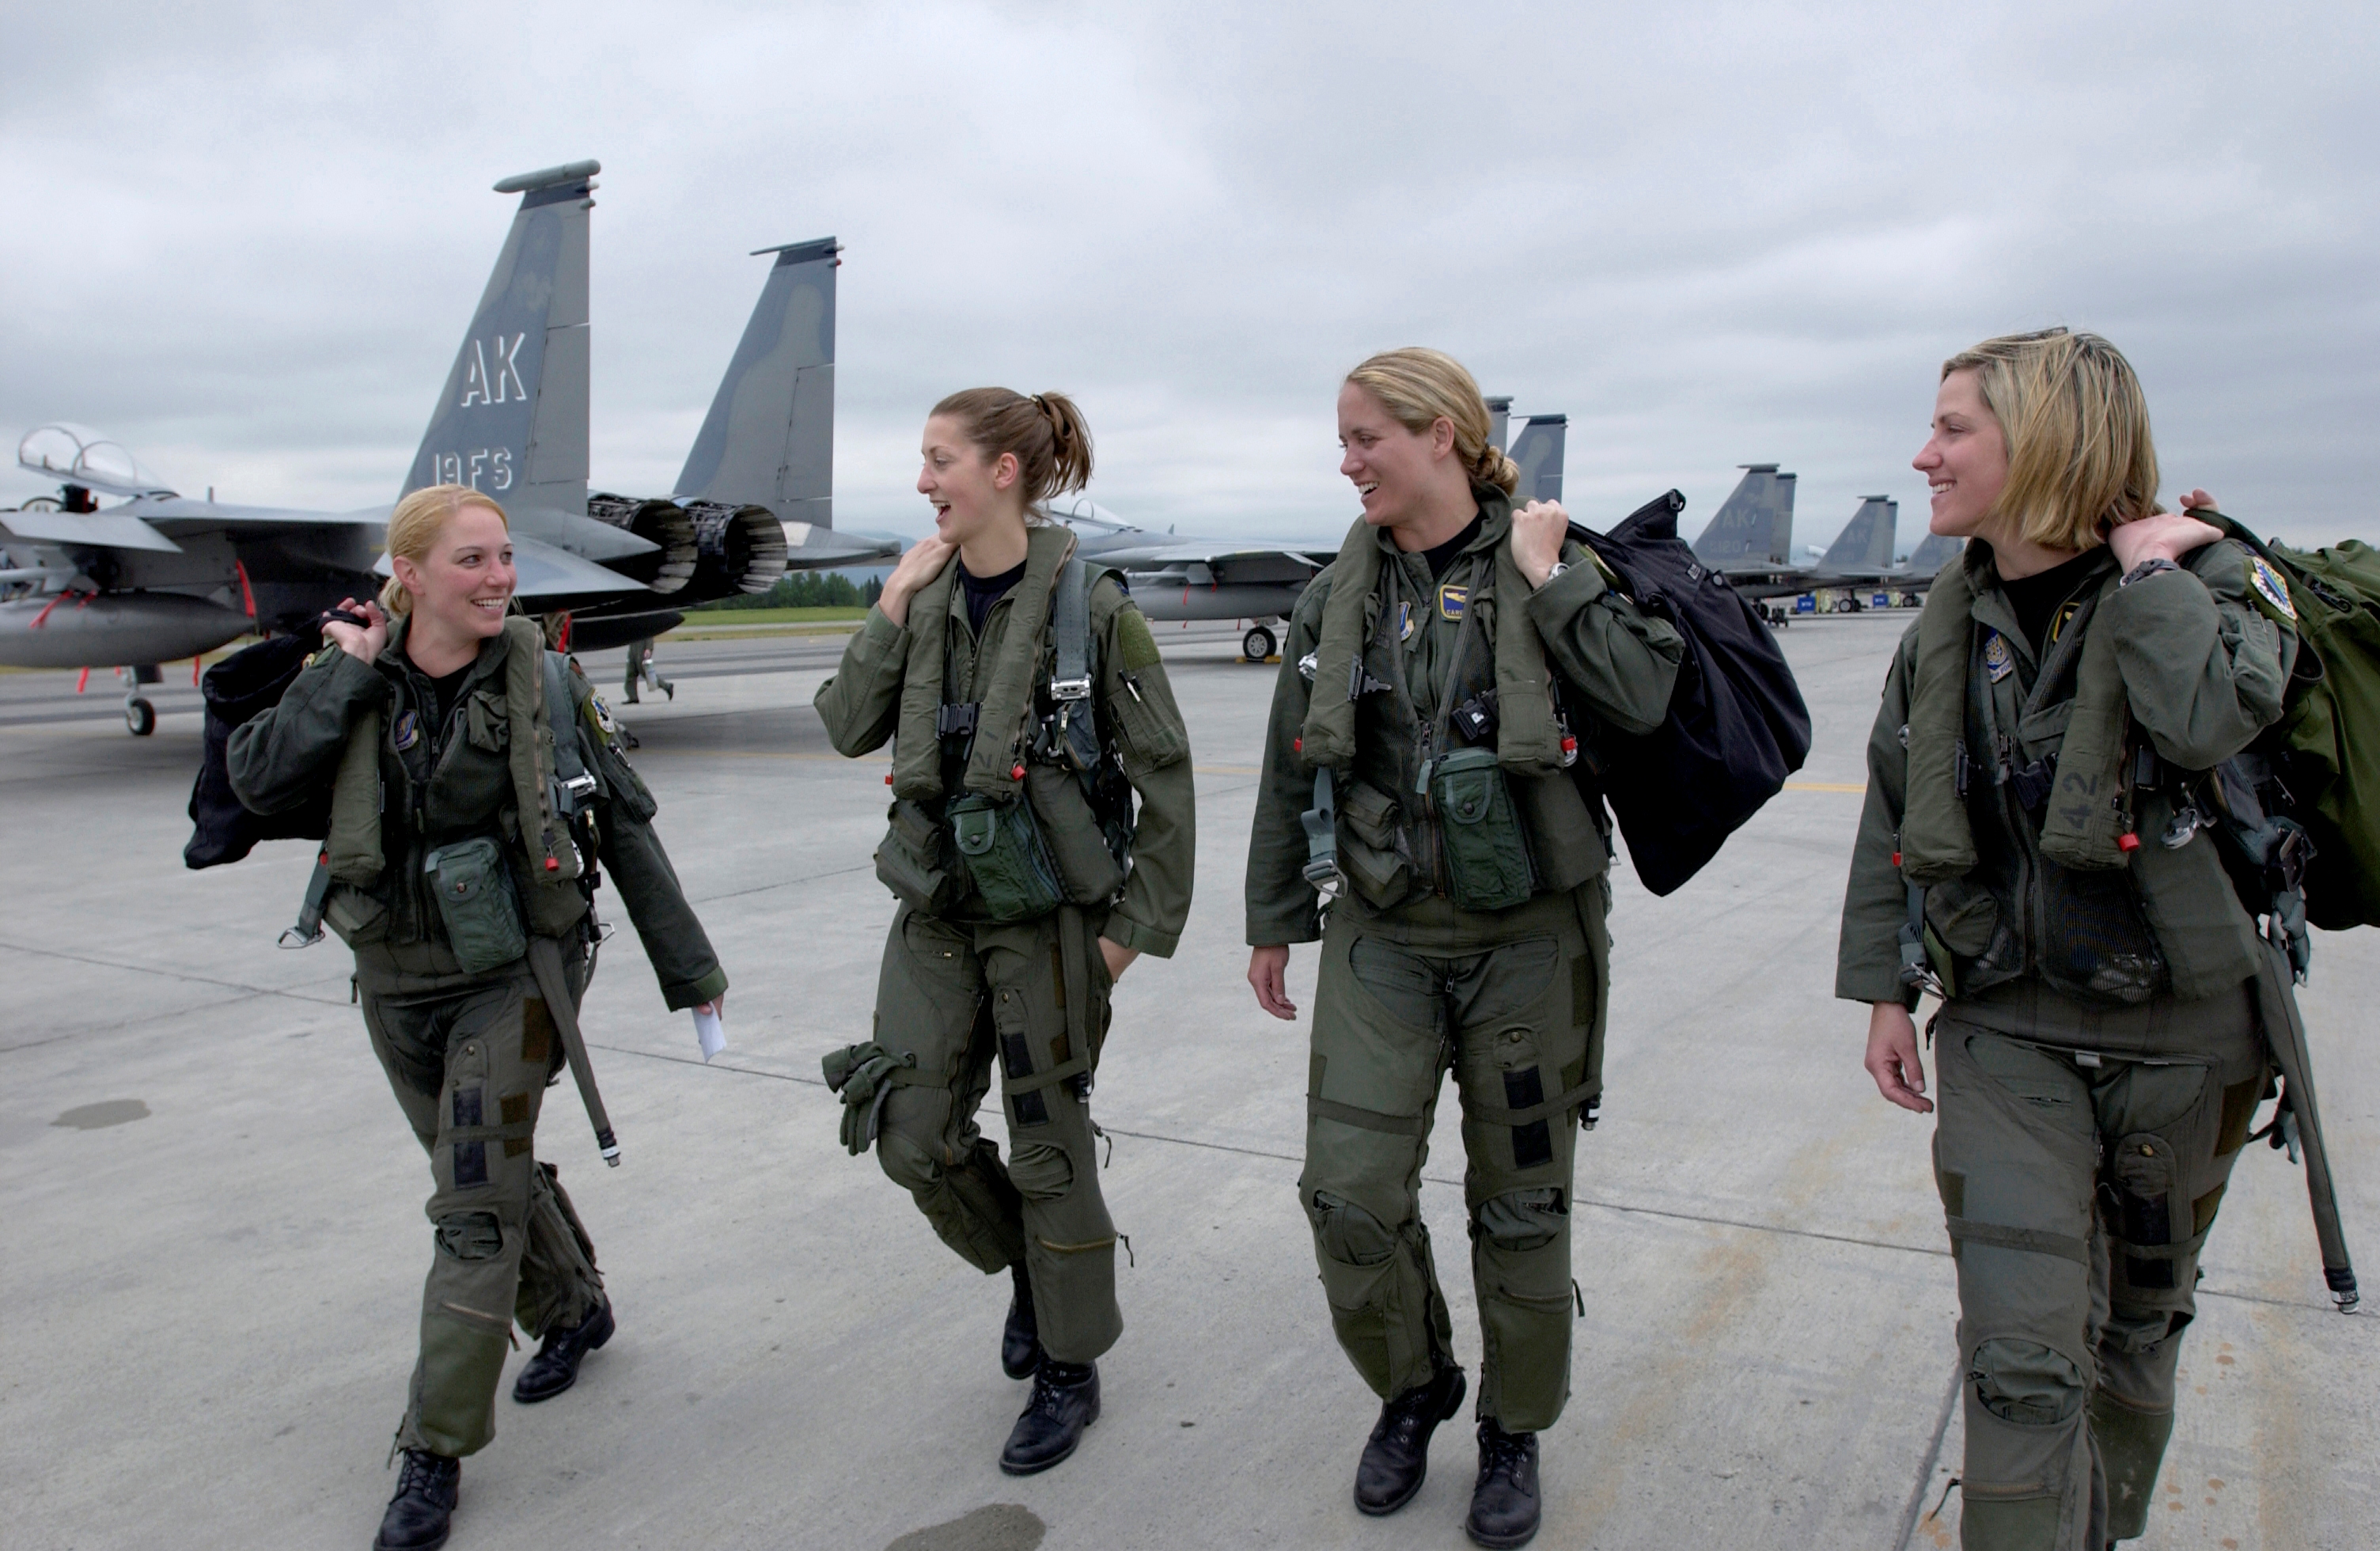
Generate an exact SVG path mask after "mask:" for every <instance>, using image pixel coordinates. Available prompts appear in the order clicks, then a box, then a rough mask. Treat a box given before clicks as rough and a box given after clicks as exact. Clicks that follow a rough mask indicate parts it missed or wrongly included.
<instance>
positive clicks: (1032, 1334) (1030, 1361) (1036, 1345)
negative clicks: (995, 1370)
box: [1000, 1260, 1041, 1378]
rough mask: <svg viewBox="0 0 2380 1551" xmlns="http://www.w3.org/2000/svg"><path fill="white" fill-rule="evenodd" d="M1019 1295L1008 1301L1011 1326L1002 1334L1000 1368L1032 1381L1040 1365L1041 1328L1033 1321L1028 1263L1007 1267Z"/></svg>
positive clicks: (1012, 1376)
mask: <svg viewBox="0 0 2380 1551" xmlns="http://www.w3.org/2000/svg"><path fill="white" fill-rule="evenodd" d="M1008 1274H1009V1275H1010V1276H1011V1277H1014V1278H1015V1279H1016V1295H1015V1296H1014V1297H1013V1298H1011V1299H1010V1300H1009V1301H1008V1325H1007V1327H1006V1328H1005V1329H1003V1330H1002V1331H1001V1333H1000V1366H1001V1369H1002V1372H1004V1373H1006V1374H1007V1375H1008V1376H1009V1377H1011V1378H1031V1377H1032V1376H1033V1374H1034V1370H1035V1369H1037V1368H1038V1367H1040V1366H1041V1327H1039V1326H1038V1325H1037V1324H1035V1323H1034V1321H1033V1283H1032V1281H1031V1279H1030V1278H1027V1277H1026V1275H1025V1262H1023V1261H1022V1260H1020V1261H1018V1262H1017V1263H1016V1264H1015V1265H1014V1266H1010V1267H1009V1268H1008Z"/></svg>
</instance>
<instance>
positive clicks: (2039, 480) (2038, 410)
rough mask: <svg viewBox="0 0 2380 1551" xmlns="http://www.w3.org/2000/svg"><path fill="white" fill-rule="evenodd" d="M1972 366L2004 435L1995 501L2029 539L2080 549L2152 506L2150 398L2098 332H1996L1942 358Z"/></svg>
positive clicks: (1948, 364) (2155, 508) (1945, 371)
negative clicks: (2004, 479) (2004, 457)
mask: <svg viewBox="0 0 2380 1551" xmlns="http://www.w3.org/2000/svg"><path fill="white" fill-rule="evenodd" d="M1954 371H1973V372H1974V373H1975V379H1976V386H1977V388H1978V389H1979V390H1980V391H1981V392H1982V394H1983V399H1984V407H1985V408H1986V409H1988V410H1990V411H1991V414H1992V418H1994V419H1995V420H1998V422H1999V427H2000V434H2001V436H2002V437H2004V438H2005V439H2006V440H2007V442H2008V460H2009V469H2008V483H2007V484H2006V485H2004V486H2002V487H2001V489H2000V495H1999V499H1998V501H1997V502H1995V503H1993V505H1994V509H1995V510H1996V511H1998V512H1999V513H2002V514H2005V515H2009V516H2012V517H2014V518H2015V519H2016V523H2017V528H2018V531H2019V532H2020V533H2021V534H2022V536H2023V537H2024V539H2026V540H2027V541H2028V542H2030V543H2034V544H2041V545H2045V546H2046V547H2048V548H2050V549H2058V550H2087V549H2090V548H2091V547H2093V546H2094V545H2095V544H2099V543H2103V542H2105V541H2106V539H2107V529H2109V528H2110V527H2115V526H2116V525H2117V524H2119V523H2128V522H2131V521H2132V520H2133V519H2134V518H2136V517H2144V516H2147V515H2150V514H2151V513H2154V512H2162V511H2163V510H2165V508H2164V507H2162V506H2160V505H2158V504H2157V499H2156V492H2157V461H2156V446H2155V442H2153V441H2152V440H2151V439H2150V436H2149V406H2148V398H2147V396H2146V395H2145V394H2143V393H2142V392H2141V380H2140V378H2139V377H2138V376H2136V375H2135V374H2134V373H2133V371H2132V363H2131V362H2130V361H2128V360H2126V359H2124V355H2123V352H2122V351H2120V350H2119V349H2117V348H2116V347H2115V346H2114V345H2110V344H2108V343H2107V341H2106V340H2105V339H2102V338H2101V337H2100V336H2099V335H2097V334H2095V333H2069V332H2068V331H2067V330H2065V329H2044V330H2042V331H2041V332H2039V333H2011V334H2003V335H2001V336H2000V337H1999V338H1998V339H1987V340H1985V341H1984V342H1983V343H1982V344H1981V345H1976V346H1975V347H1974V348H1973V349H1972V350H1961V351H1960V352H1959V353H1958V354H1957V355H1955V356H1953V357H1950V358H1949V360H1947V361H1944V362H1943V363H1942V375H1943V376H1944V377H1945V378H1948V377H1949V375H1950V374H1951V373H1952V372H1954Z"/></svg>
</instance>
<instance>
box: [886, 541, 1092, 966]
mask: <svg viewBox="0 0 2380 1551" xmlns="http://www.w3.org/2000/svg"><path fill="white" fill-rule="evenodd" d="M957 572H958V567H957V566H956V565H950V566H945V567H944V568H943V570H942V573H941V575H940V576H936V577H935V578H934V579H933V580H932V581H930V582H929V583H927V584H926V585H925V586H924V587H921V588H918V589H917V592H916V593H915V594H914V595H913V596H912V597H911V599H910V603H909V643H908V652H907V656H906V659H905V666H904V669H903V681H902V690H901V709H900V721H899V723H898V726H897V729H896V731H895V733H894V734H893V749H892V793H893V800H892V807H891V810H890V812H889V814H888V816H887V817H888V818H889V821H890V822H889V827H888V829H887V830H886V833H885V837H884V841H883V842H882V843H881V844H880V845H879V846H878V847H877V851H876V876H877V878H879V879H880V881H881V882H882V883H883V884H884V885H885V887H886V888H888V889H890V890H891V891H892V892H893V894H894V895H895V896H897V897H898V898H900V899H901V900H903V901H904V902H905V903H908V904H909V905H910V906H911V907H912V908H914V909H917V910H918V911H921V912H923V913H925V914H927V915H940V916H948V917H951V918H953V919H964V920H982V921H990V922H1002V921H1027V920H1033V919H1037V918H1038V917H1040V916H1042V915H1048V914H1050V912H1051V911H1053V910H1056V909H1057V908H1058V907H1059V906H1061V905H1062V904H1095V903H1107V902H1108V901H1110V900H1112V899H1113V898H1114V897H1115V895H1116V894H1117V892H1118V891H1120V890H1121V889H1122V888H1123V881H1124V877H1125V874H1126V872H1127V870H1128V867H1129V858H1130V855H1131V848H1132V791H1131V786H1130V783H1129V782H1128V781H1127V780H1126V778H1125V776H1124V774H1123V764H1122V760H1121V758H1120V757H1119V755H1118V752H1117V749H1116V747H1115V745H1114V743H1113V741H1112V740H1111V739H1110V738H1108V737H1107V736H1105V735H1104V730H1103V729H1102V728H1101V727H1100V726H1099V712H1098V709H1097V702H1096V699H1095V697H1094V696H1093V693H1092V691H1093V686H1094V685H1095V684H1096V682H1097V678H1098V672H1099V665H1098V663H1097V662H1096V661H1095V660H1094V652H1093V642H1092V636H1091V629H1090V593H1091V588H1093V586H1095V585H1096V584H1097V582H1098V580H1099V577H1100V576H1104V575H1111V574H1112V573H1111V572H1110V571H1109V570H1108V569H1107V568H1105V567H1102V566H1098V565H1095V564H1093V563H1089V562H1087V561H1085V560H1081V559H1078V558H1076V557H1075V554H1074V535H1073V534H1072V533H1071V532H1069V531H1067V530H1066V529H1064V528H1062V527H1036V528H1033V529H1032V530H1030V532H1029V533H1028V534H1027V547H1026V573H1025V578H1024V580H1022V581H1020V582H1018V583H1017V584H1016V587H1015V588H1014V591H1013V592H1012V593H1011V594H1010V604H1009V608H1010V614H1009V621H1008V625H1007V629H1006V631H1005V633H1004V634H1003V635H1002V638H1001V655H1000V657H999V658H998V659H997V660H995V661H993V662H992V663H990V665H989V668H990V671H989V673H985V672H984V671H983V669H982V668H981V667H979V668H978V670H977V675H976V682H977V685H979V686H981V690H982V697H981V698H980V699H978V700H975V701H957V700H953V699H952V698H951V695H952V691H953V685H951V683H950V677H951V674H950V649H951V642H950V639H949V626H950V618H951V611H952V608H953V592H954V591H955V589H956V586H957ZM1042 620H1047V621H1048V622H1049V624H1048V629H1047V636H1048V639H1049V646H1048V648H1047V649H1046V651H1045V648H1044V646H1043V639H1044V634H1045V632H1044V630H1043V629H1042V628H1040V626H1039V622H1040V621H1042Z"/></svg>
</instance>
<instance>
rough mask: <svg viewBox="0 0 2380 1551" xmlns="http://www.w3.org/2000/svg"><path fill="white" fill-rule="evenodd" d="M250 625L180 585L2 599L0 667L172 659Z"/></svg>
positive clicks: (243, 631)
mask: <svg viewBox="0 0 2380 1551" xmlns="http://www.w3.org/2000/svg"><path fill="white" fill-rule="evenodd" d="M254 628H256V625H255V622H254V621H252V620H250V619H249V617H248V616H247V615H246V614H244V613H242V612H239V611H238V610H237V609H227V608H225V607H224V606H223V605H222V604H220V603H211V602H209V601H208V600H205V599H203V598H192V597H190V596H188V594H187V593H179V592H103V593H101V594H100V595H99V596H98V597H96V598H91V599H84V598H82V597H79V596H75V595H54V596H52V597H49V598H19V599H16V600H12V601H10V602H6V603H0V666H6V667H10V668H112V667H115V666H117V665H119V664H121V663H126V662H170V661H172V660H174V659H176V658H177V657H196V656H197V655H198V654H199V653H200V652H203V651H212V650H213V649H214V648H217V647H219V646H222V645H224V644H225V642H227V641H236V640H237V639H239V637H240V636H244V635H246V634H248V632H249V631H250V630H253V629H254Z"/></svg>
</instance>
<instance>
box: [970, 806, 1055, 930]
mask: <svg viewBox="0 0 2380 1551" xmlns="http://www.w3.org/2000/svg"><path fill="white" fill-rule="evenodd" d="M949 816H950V826H951V839H952V842H953V844H954V845H955V846H956V847H957V849H958V854H959V861H960V863H961V865H962V866H965V868H966V874H967V878H968V880H969V881H970V882H972V883H973V884H974V885H975V892H976V896H977V902H978V903H979V905H980V908H981V910H982V912H983V915H982V919H984V920H986V921H990V922H992V923H994V924H999V925H1004V924H1006V923H1009V922H1014V921H1038V920H1039V919H1040V918H1041V917H1042V916H1044V915H1049V914H1050V912H1051V911H1053V910H1055V909H1057V908H1058V905H1059V903H1060V902H1061V901H1062V900H1063V899H1064V898H1065V891H1064V889H1063V888H1062V886H1061V885H1060V883H1059V881H1058V868H1057V865H1056V864H1055V863H1054V862H1053V861H1051V859H1050V848H1049V846H1048V845H1047V844H1046V843H1045V842H1043V840H1042V838H1041V826H1040V825H1039V823H1038V822H1037V821H1036V820H1035V818H1034V817H1033V805H1032V804H1031V803H1029V802H1024V801H1014V802H1001V801H998V800H997V799H994V798H991V797H987V796H985V795H984V794H982V793H979V792H970V793H968V794H966V795H965V796H963V797H959V798H957V799H955V800H954V801H953V802H952V804H951V806H950V810H949Z"/></svg>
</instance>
